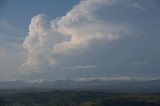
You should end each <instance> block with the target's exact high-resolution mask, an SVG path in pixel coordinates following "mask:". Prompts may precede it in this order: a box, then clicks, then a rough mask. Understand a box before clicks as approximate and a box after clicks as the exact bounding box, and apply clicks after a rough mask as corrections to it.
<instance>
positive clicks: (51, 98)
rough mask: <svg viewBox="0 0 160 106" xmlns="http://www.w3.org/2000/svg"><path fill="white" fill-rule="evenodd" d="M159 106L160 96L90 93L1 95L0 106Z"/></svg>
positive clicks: (56, 91) (52, 92) (56, 92)
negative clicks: (8, 105)
mask: <svg viewBox="0 0 160 106" xmlns="http://www.w3.org/2000/svg"><path fill="white" fill-rule="evenodd" d="M5 104H12V105H13V104H14V106H27V105H28V106H34V105H35V106H37V105H39V106H40V105H44V106H47V105H48V106H49V105H51V104H52V106H160V94H120V93H119V94H116V93H104V92H90V91H72V90H66V91H59V90H55V91H50V92H9V93H1V95H0V106H5ZM29 104H30V105H29Z"/></svg>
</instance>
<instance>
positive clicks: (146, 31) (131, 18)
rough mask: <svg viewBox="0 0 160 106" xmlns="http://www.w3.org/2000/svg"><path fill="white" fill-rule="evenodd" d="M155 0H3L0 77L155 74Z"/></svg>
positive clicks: (158, 67) (158, 43)
mask: <svg viewBox="0 0 160 106" xmlns="http://www.w3.org/2000/svg"><path fill="white" fill-rule="evenodd" d="M159 10H160V2H159V0H68V1H67V0H12V1H11V0H1V1H0V80H25V81H26V80H27V81H28V80H42V79H44V80H56V79H64V78H65V79H72V78H73V79H75V78H86V79H87V78H88V79H90V78H100V79H102V78H107V77H108V78H112V77H114V78H115V77H117V78H126V77H127V78H137V77H139V78H146V77H147V78H157V77H158V78H159V76H160V30H159V28H160V12H159Z"/></svg>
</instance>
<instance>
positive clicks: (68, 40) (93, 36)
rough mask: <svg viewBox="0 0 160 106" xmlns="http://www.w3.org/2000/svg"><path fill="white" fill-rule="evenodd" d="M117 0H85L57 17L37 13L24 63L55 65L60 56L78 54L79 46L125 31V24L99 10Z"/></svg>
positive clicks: (27, 40)
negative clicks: (109, 19) (107, 16)
mask: <svg viewBox="0 0 160 106" xmlns="http://www.w3.org/2000/svg"><path fill="white" fill-rule="evenodd" d="M116 2H118V0H112V1H111V0H83V1H81V2H80V3H79V4H78V5H76V6H75V7H74V8H73V9H72V10H71V11H69V12H68V13H67V14H66V15H65V16H63V17H60V18H57V19H55V20H47V19H46V16H45V15H43V14H40V15H37V16H34V17H33V18H32V20H31V23H30V26H29V32H28V36H27V37H26V38H25V41H24V43H23V46H24V48H25V49H26V50H27V52H28V56H27V60H26V62H25V64H24V66H26V65H27V66H38V65H55V64H56V61H57V60H58V59H59V57H60V56H65V55H68V54H69V55H75V54H76V51H77V50H81V51H82V50H85V49H86V48H88V47H90V46H92V43H94V42H95V41H96V42H101V41H112V40H116V39H118V38H119V37H121V36H122V35H124V33H126V32H127V28H126V26H125V25H121V24H118V23H112V22H109V21H108V20H107V19H105V18H101V17H102V16H100V14H99V12H100V11H101V10H103V8H105V7H106V6H111V5H113V4H115V3H116ZM57 55H58V56H57Z"/></svg>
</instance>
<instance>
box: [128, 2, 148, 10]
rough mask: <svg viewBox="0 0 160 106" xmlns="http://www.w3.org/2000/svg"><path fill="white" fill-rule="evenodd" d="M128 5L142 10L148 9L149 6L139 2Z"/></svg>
mask: <svg viewBox="0 0 160 106" xmlns="http://www.w3.org/2000/svg"><path fill="white" fill-rule="evenodd" d="M128 6H129V7H133V8H136V9H140V10H147V8H145V7H143V6H142V5H141V4H138V3H132V4H128Z"/></svg>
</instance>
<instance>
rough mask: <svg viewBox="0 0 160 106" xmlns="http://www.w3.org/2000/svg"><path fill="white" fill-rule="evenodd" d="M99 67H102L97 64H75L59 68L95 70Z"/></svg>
mask: <svg viewBox="0 0 160 106" xmlns="http://www.w3.org/2000/svg"><path fill="white" fill-rule="evenodd" d="M101 68H102V67H101V66H97V65H77V66H67V67H61V69H70V70H95V69H101Z"/></svg>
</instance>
